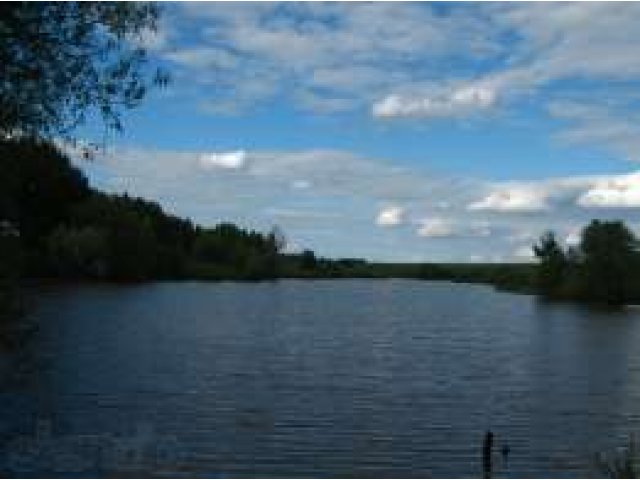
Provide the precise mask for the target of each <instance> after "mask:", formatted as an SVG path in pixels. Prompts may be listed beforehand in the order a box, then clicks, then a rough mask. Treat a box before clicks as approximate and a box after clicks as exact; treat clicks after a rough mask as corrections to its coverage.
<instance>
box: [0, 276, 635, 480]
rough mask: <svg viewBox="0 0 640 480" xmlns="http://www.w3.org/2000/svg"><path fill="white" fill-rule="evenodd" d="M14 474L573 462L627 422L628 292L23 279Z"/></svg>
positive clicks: (631, 341) (9, 448)
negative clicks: (620, 304) (586, 302)
mask: <svg viewBox="0 0 640 480" xmlns="http://www.w3.org/2000/svg"><path fill="white" fill-rule="evenodd" d="M30 303H31V305H30V308H31V309H32V313H31V317H32V318H33V320H34V321H36V322H37V323H38V324H39V326H40V330H39V332H38V333H37V334H36V335H35V336H34V338H32V339H31V341H30V343H29V344H28V349H27V353H26V354H25V355H23V356H24V357H25V358H23V359H22V362H23V363H25V364H26V365H29V368H25V372H26V373H25V374H24V375H23V377H24V378H23V379H22V380H21V381H20V382H17V383H16V382H12V383H7V384H6V385H5V386H4V388H3V390H2V391H3V393H2V396H1V397H0V399H1V401H2V420H3V422H2V433H3V450H2V453H3V455H2V458H1V459H0V468H1V469H2V470H1V471H2V472H8V473H11V474H19V475H35V474H38V473H43V472H44V473H46V474H48V475H64V474H79V475H82V474H84V475H85V476H86V475H87V474H95V475H121V474H133V475H135V474H137V475H184V476H200V475H202V476H219V477H231V476H298V477H301V476H314V477H323V478H326V477H333V476H340V477H346V476H358V477H372V476H375V477H411V476H415V477H429V476H437V477H443V476H448V477H451V476H478V475H480V474H481V442H482V437H483V434H484V432H485V431H486V430H487V429H491V430H492V431H493V432H494V434H495V437H496V447H497V448H496V450H498V449H499V447H500V446H501V445H502V444H503V443H504V442H507V443H508V444H509V446H510V450H511V452H510V455H509V458H508V462H507V464H506V465H505V464H504V462H502V459H501V458H500V454H499V453H498V452H496V454H495V465H494V467H495V471H496V475H498V476H520V477H522V476H555V477H558V476H584V475H590V474H592V473H593V471H592V455H593V454H594V452H597V451H601V450H613V449H615V448H616V447H618V446H623V445H625V444H626V443H627V440H628V437H629V434H632V433H634V432H638V431H640V311H638V310H633V309H627V310H625V311H621V312H617V313H615V312H597V311H590V310H588V309H584V308H578V307H575V306H569V305H545V304H540V303H539V302H537V301H536V300H535V299H534V298H532V297H529V296H524V295H512V294H508V293H499V292H495V291H493V290H492V289H491V288H488V287H484V286H470V285H451V284H446V283H429V282H417V281H403V280H390V281H386V280H385V281H367V280H346V281H313V282H312V281H282V282H276V283H261V284H234V283H222V284H205V283H164V284H149V285H141V286H129V287H113V286H100V287H98V286H87V287H73V288H72V287H65V288H48V289H41V290H38V291H34V292H32V300H31V302H30Z"/></svg>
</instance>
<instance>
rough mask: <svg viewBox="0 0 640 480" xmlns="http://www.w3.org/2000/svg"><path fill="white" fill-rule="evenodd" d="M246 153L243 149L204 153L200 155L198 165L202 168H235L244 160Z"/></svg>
mask: <svg viewBox="0 0 640 480" xmlns="http://www.w3.org/2000/svg"><path fill="white" fill-rule="evenodd" d="M246 157H247V153H246V152H245V151H244V150H236V151H233V152H220V153H205V154H202V155H201V156H200V165H201V166H202V168H204V169H211V168H223V169H228V170H237V169H240V168H242V167H243V166H244V165H245V162H246Z"/></svg>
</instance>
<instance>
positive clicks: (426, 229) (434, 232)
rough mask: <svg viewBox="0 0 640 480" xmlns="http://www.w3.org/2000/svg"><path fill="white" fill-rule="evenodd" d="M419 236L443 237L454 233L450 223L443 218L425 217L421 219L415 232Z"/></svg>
mask: <svg viewBox="0 0 640 480" xmlns="http://www.w3.org/2000/svg"><path fill="white" fill-rule="evenodd" d="M416 233H417V234H418V236H420V237H426V238H444V237H451V236H453V235H455V234H456V231H455V228H454V226H453V225H452V223H451V222H450V221H448V220H445V219H443V218H427V219H424V220H422V221H421V225H420V228H418V231H417V232H416Z"/></svg>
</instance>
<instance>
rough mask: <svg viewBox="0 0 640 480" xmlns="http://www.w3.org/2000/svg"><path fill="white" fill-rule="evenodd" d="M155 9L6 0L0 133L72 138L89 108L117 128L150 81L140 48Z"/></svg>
mask: <svg viewBox="0 0 640 480" xmlns="http://www.w3.org/2000/svg"><path fill="white" fill-rule="evenodd" d="M157 19H158V8H157V7H156V6H154V5H153V4H151V3H129V2H3V3H2V5H1V6H0V64H2V68H1V69H0V135H2V136H4V137H7V136H13V135H23V136H35V137H47V138H50V137H53V136H63V137H66V138H70V132H71V131H72V130H73V128H74V127H75V126H77V125H79V124H80V123H82V122H83V121H84V119H85V117H86V116H87V115H88V114H90V113H91V112H94V111H95V112H96V113H98V114H99V115H100V116H101V117H102V119H103V121H104V122H105V124H106V125H107V126H108V127H111V128H115V129H120V128H121V123H120V115H121V112H122V109H127V108H132V107H135V106H137V105H138V104H139V102H140V101H141V100H142V98H143V97H144V96H145V94H146V92H147V89H148V88H149V86H150V85H163V84H165V83H166V82H167V81H168V78H167V76H166V74H165V73H163V72H161V71H156V72H155V73H151V72H148V71H147V69H146V65H147V63H148V62H147V56H146V51H145V49H144V48H143V47H142V45H143V43H144V42H143V40H144V37H145V35H148V33H149V32H151V31H154V30H155V29H156V24H157Z"/></svg>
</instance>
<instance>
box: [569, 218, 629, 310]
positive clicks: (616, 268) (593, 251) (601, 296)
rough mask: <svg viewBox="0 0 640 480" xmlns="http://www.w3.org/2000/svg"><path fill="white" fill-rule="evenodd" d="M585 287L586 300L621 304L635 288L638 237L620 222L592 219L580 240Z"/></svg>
mask: <svg viewBox="0 0 640 480" xmlns="http://www.w3.org/2000/svg"><path fill="white" fill-rule="evenodd" d="M580 251H581V253H582V257H583V265H582V268H583V279H584V290H585V294H586V296H587V298H588V299H589V300H593V301H597V302H604V303H608V304H622V303H624V302H625V301H627V300H628V299H629V298H630V296H631V295H632V293H633V290H634V284H633V283H634V280H633V273H634V270H635V268H636V267H637V266H638V254H637V240H636V238H635V237H634V235H633V233H632V232H631V231H630V230H629V229H628V228H627V227H626V226H625V224H624V223H623V222H621V221H618V220H616V221H600V220H593V221H592V222H591V223H590V224H589V225H588V226H587V227H586V228H585V229H584V230H583V231H582V237H581V242H580Z"/></svg>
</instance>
